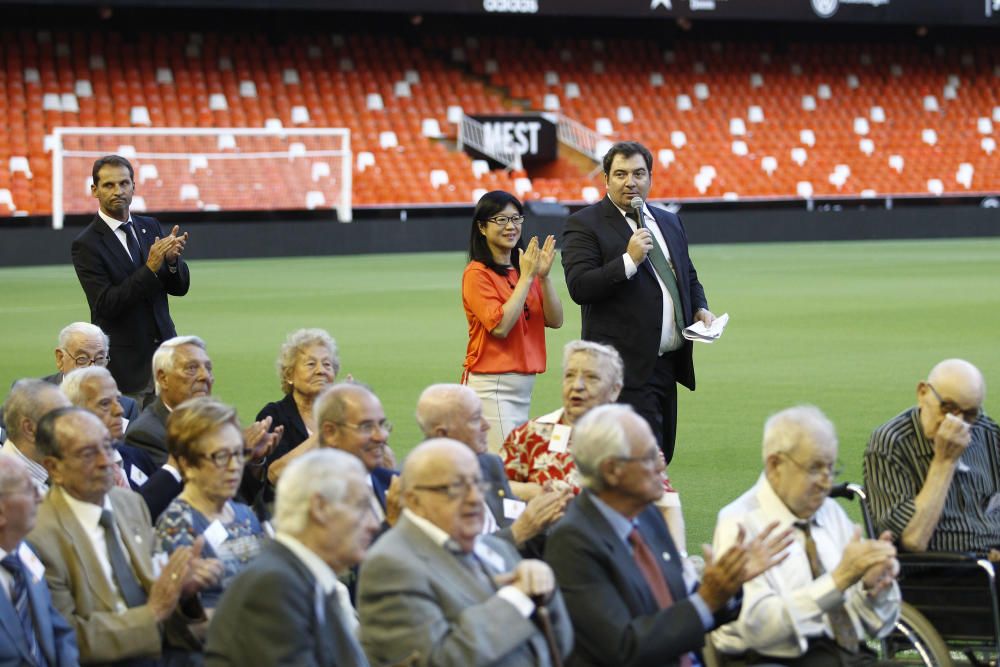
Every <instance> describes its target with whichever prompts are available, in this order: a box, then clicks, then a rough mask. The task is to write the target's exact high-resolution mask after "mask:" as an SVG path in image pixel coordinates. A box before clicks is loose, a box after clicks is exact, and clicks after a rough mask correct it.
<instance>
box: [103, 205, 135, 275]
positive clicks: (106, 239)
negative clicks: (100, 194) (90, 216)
mask: <svg viewBox="0 0 1000 667" xmlns="http://www.w3.org/2000/svg"><path fill="white" fill-rule="evenodd" d="M93 226H94V231H95V232H97V234H98V235H100V237H101V243H102V244H104V247H105V248H106V249H107V250H108V252H109V253H111V255H112V256H113V257H114V258H115V260H116V261H117V262H118V267H119V268H120V269H121V270H122V271H124V272H125V274H126V275H128V274H129V273H132V271H134V270H135V264H133V263H132V259H131V258H130V257H129V255H128V253H127V252H126V251H125V248H124V247H123V246H122V243H121V241H119V240H118V235H117V234H115V233H114V232H113V231H111V228H110V227H108V223H106V222H104V220H103V219H102V218H101V216H99V215H98V216H94V222H93Z"/></svg>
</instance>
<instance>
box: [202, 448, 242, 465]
mask: <svg viewBox="0 0 1000 667" xmlns="http://www.w3.org/2000/svg"><path fill="white" fill-rule="evenodd" d="M252 454H253V450H251V449H220V450H219V451H217V452H212V453H211V454H203V455H202V458H205V459H208V460H209V461H211V462H212V463H214V464H215V467H216V468H222V469H225V468H228V467H229V462H230V461H232V460H233V459H236V462H237V463H243V462H244V461H246V460H247V459H248V458H250V456H251V455H252Z"/></svg>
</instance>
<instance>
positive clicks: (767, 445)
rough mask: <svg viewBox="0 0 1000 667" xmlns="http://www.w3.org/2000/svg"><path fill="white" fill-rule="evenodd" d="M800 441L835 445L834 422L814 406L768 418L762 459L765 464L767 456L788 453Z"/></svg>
mask: <svg viewBox="0 0 1000 667" xmlns="http://www.w3.org/2000/svg"><path fill="white" fill-rule="evenodd" d="M803 442H811V443H832V444H833V445H834V446H836V445H837V431H836V429H834V428H833V422H831V421H830V420H829V419H828V418H827V416H826V415H825V414H823V411H822V410H820V409H819V408H817V407H816V406H815V405H796V406H795V407H792V408H786V409H784V410H782V411H781V412H776V413H775V414H773V415H771V416H770V417H768V418H767V421H766V422H764V446H763V451H762V452H761V458H762V459H763V460H764V462H765V463H766V462H767V459H768V457H769V456H772V455H774V454H787V453H788V452H790V451H792V450H793V449H795V448H796V447H797V446H798V445H799V444H801V443H803Z"/></svg>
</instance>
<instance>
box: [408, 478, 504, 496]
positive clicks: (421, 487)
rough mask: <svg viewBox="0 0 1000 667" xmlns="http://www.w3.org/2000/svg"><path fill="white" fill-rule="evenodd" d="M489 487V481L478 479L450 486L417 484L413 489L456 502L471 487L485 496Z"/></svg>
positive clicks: (464, 480)
mask: <svg viewBox="0 0 1000 667" xmlns="http://www.w3.org/2000/svg"><path fill="white" fill-rule="evenodd" d="M491 486H492V484H491V483H490V481H489V480H487V479H483V478H482V477H480V478H479V479H460V480H457V481H454V482H451V483H450V484H417V485H415V486H414V487H413V489H414V490H416V491H430V492H431V493H442V494H444V495H445V496H447V497H448V500H458V499H459V498H464V497H465V496H467V495H468V494H469V491H471V490H472V488H473V487H475V488H476V489H478V490H479V493H481V494H483V495H484V496H485V495H486V492H487V491H489V490H490V487H491Z"/></svg>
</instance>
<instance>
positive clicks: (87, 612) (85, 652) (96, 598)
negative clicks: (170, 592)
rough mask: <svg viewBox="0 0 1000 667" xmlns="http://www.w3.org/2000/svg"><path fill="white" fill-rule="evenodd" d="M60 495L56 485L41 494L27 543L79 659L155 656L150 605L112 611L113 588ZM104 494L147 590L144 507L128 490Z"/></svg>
mask: <svg viewBox="0 0 1000 667" xmlns="http://www.w3.org/2000/svg"><path fill="white" fill-rule="evenodd" d="M64 493H65V491H63V489H62V488H60V487H58V486H57V487H53V488H52V490H50V491H49V493H48V495H47V496H45V501H44V502H43V503H42V504H41V505H40V506H39V508H38V519H37V521H36V523H35V529H34V530H33V531H31V533H30V534H29V535H28V541H29V542H30V543H31V545H32V547H33V548H34V550H35V552H36V553H37V554H38V557H39V558H40V559H41V560H42V563H43V564H44V565H45V579H46V580H47V581H48V584H49V590H51V591H52V602H53V604H54V605H55V607H56V609H58V610H59V612H60V613H61V614H62V615H63V616H64V617H65V618H66V620H67V621H69V623H70V625H71V626H72V627H73V629H74V630H75V631H76V639H77V643H78V644H79V647H80V660H81V662H82V663H84V664H100V663H108V662H114V661H116V660H122V659H125V658H136V657H148V656H157V655H159V653H160V648H161V639H160V628H159V625H158V623H157V622H156V618H155V617H154V616H153V611H152V609H150V607H149V606H148V605H142V606H141V607H132V608H131V609H127V610H125V611H124V612H121V613H118V612H117V611H116V609H115V601H116V597H117V594H116V593H115V589H114V588H113V587H112V584H111V582H110V581H109V580H108V579H107V578H106V577H105V576H104V575H103V574H102V571H101V565H100V562H99V561H98V560H97V554H96V553H95V552H94V548H93V546H92V545H91V542H90V540H89V539H88V537H87V535H86V533H85V532H84V529H83V526H81V525H80V522H79V521H77V519H76V516H74V514H73V511H72V510H71V509H70V507H69V504H68V503H67V502H66V498H65V497H64ZM108 497H109V498H110V499H111V507H112V510H113V512H114V515H115V523H116V524H117V526H118V532H119V534H120V535H121V537H122V541H123V542H124V543H125V549H126V552H127V553H128V556H129V559H130V560H131V561H132V569H133V571H134V572H135V574H136V577H137V578H138V580H139V583H140V584H142V587H143V588H144V589H146V590H147V591H148V590H149V587H150V586H151V585H152V582H153V568H152V560H151V549H152V545H153V528H152V525H151V524H150V521H149V511H148V510H147V509H146V504H145V503H144V502H143V500H142V498H140V497H139V496H138V495H137V494H136V493H135V492H133V491H129V490H126V489H119V488H113V489H111V491H110V492H109V494H108Z"/></svg>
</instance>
